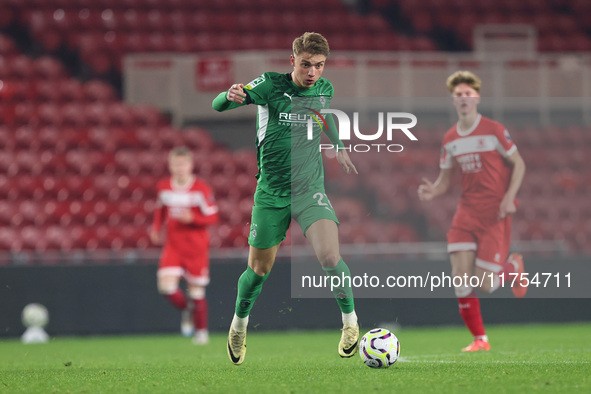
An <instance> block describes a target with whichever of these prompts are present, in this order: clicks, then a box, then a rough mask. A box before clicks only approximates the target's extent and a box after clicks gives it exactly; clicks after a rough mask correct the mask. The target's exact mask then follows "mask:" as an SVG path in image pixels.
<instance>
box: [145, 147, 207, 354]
mask: <svg viewBox="0 0 591 394" xmlns="http://www.w3.org/2000/svg"><path fill="white" fill-rule="evenodd" d="M168 167H169V170H170V174H171V177H170V178H167V179H163V180H161V181H160V182H158V186H157V188H158V204H159V206H158V207H157V209H156V210H155V212H154V223H153V226H152V229H151V231H150V238H151V240H152V242H153V243H154V244H157V245H159V244H161V243H162V236H161V231H160V230H161V227H162V222H163V221H166V242H165V244H164V249H163V251H162V255H161V257H160V264H159V266H158V291H159V292H160V293H161V294H162V295H164V296H165V297H166V299H167V300H168V301H169V302H170V303H171V304H172V305H174V306H175V307H176V308H178V309H179V310H181V311H182V318H181V332H182V333H183V335H185V336H191V335H193V334H194V335H195V336H194V342H195V343H196V344H200V345H203V344H206V343H208V341H209V335H208V331H207V301H206V299H205V287H206V286H207V285H208V283H209V234H208V230H207V226H209V225H212V224H215V223H217V221H218V207H217V205H216V203H215V201H214V197H213V193H212V191H211V188H210V187H209V185H207V184H206V183H204V182H203V181H202V180H200V179H197V178H196V177H195V176H194V175H193V155H192V154H191V152H190V151H189V149H188V148H186V147H182V146H181V147H177V148H174V149H172V150H171V152H170V154H169V157H168ZM181 277H184V279H185V280H186V282H187V293H188V296H189V300H188V299H187V297H186V296H185V294H184V293H183V291H182V290H180V289H179V282H180V279H181Z"/></svg>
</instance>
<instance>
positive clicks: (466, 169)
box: [456, 153, 482, 174]
mask: <svg viewBox="0 0 591 394" xmlns="http://www.w3.org/2000/svg"><path fill="white" fill-rule="evenodd" d="M456 161H457V162H458V164H459V165H460V167H461V168H462V172H463V173H464V174H469V173H476V172H480V171H481V170H482V161H481V160H480V154H478V153H469V154H467V155H462V156H457V157H456Z"/></svg>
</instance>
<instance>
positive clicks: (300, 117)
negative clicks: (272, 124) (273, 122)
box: [278, 93, 326, 130]
mask: <svg viewBox="0 0 591 394" xmlns="http://www.w3.org/2000/svg"><path fill="white" fill-rule="evenodd" d="M284 94H286V95H287V93H284ZM306 109H308V110H310V111H313V112H311V113H309V114H304V113H293V112H280V113H279V122H278V124H279V125H280V126H299V127H308V120H310V119H311V120H314V121H315V123H316V125H317V126H319V127H320V129H321V130H322V129H323V127H326V120H325V119H324V117H323V116H322V115H320V114H319V113H318V112H316V111H314V110H313V109H311V108H307V107H306ZM318 117H320V119H319V118H318ZM314 127H316V126H314Z"/></svg>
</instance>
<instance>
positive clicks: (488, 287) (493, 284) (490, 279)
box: [479, 274, 501, 294]
mask: <svg viewBox="0 0 591 394" xmlns="http://www.w3.org/2000/svg"><path fill="white" fill-rule="evenodd" d="M500 283H501V281H500V279H499V276H498V275H496V274H494V275H492V276H491V275H490V274H488V275H486V279H485V280H484V281H483V282H482V283H480V287H479V290H480V291H482V292H483V293H489V294H490V293H492V292H494V291H495V290H496V289H498V288H499V285H500Z"/></svg>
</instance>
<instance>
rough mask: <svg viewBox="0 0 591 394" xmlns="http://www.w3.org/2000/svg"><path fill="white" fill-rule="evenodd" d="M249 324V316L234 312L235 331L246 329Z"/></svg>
mask: <svg viewBox="0 0 591 394" xmlns="http://www.w3.org/2000/svg"><path fill="white" fill-rule="evenodd" d="M247 326H248V316H246V317H238V316H236V314H234V318H233V319H232V329H233V330H234V331H239V332H242V331H246V327H247Z"/></svg>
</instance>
